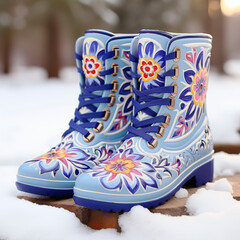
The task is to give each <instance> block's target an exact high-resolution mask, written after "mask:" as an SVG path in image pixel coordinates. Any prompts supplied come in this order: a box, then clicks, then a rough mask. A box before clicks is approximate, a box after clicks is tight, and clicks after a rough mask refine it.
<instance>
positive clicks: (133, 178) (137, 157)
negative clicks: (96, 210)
mask: <svg viewBox="0 0 240 240" xmlns="http://www.w3.org/2000/svg"><path fill="white" fill-rule="evenodd" d="M137 152H138V151H137ZM180 166H181V161H180V160H179V159H177V158H176V159H175V161H174V162H173V164H171V163H170V162H169V160H168V157H162V156H160V157H159V158H153V159H152V160H150V162H149V161H147V159H146V157H145V156H144V155H142V154H139V153H135V152H134V146H133V141H132V140H131V139H130V140H128V141H127V142H125V144H123V145H122V146H121V147H120V148H119V149H118V150H117V151H116V152H115V153H113V155H111V157H110V158H108V160H107V161H105V162H104V163H103V164H101V165H99V166H97V167H95V168H93V169H90V170H88V173H90V174H91V176H92V177H93V178H98V179H99V181H100V183H101V184H102V186H103V187H104V188H106V189H109V190H114V189H117V190H121V189H122V188H123V186H125V187H126V188H127V189H128V191H129V192H130V193H131V194H134V193H136V192H137V191H138V190H139V189H140V188H143V189H145V190H146V189H147V188H155V189H158V187H159V184H161V183H162V180H163V178H166V177H173V172H175V173H177V174H178V175H179V174H180Z"/></svg>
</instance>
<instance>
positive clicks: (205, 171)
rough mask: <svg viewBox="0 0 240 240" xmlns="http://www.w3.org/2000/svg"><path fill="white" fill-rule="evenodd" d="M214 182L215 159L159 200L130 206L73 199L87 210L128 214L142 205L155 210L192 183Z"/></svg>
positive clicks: (74, 197) (198, 184) (127, 204)
mask: <svg viewBox="0 0 240 240" xmlns="http://www.w3.org/2000/svg"><path fill="white" fill-rule="evenodd" d="M212 180H213V159H211V160H210V161H209V162H207V163H205V164H204V165H202V166H200V167H198V168H197V169H195V170H194V171H193V172H192V173H190V174H189V175H187V176H186V177H185V178H184V180H183V181H182V182H181V183H180V184H179V185H177V186H176V187H175V188H174V189H173V190H172V191H171V192H169V193H168V194H167V195H165V196H163V197H160V198H158V199H157V200H153V201H148V202H141V203H136V204H134V203H131V204H129V203H113V202H102V201H97V200H92V199H86V198H81V197H78V196H76V195H74V196H73V199H74V201H75V203H76V204H78V205H80V206H83V207H87V208H92V209H97V210H102V211H112V212H122V211H123V212H128V211H129V210H130V209H131V208H132V207H134V206H136V205H141V206H143V207H145V208H155V207H157V206H158V205H162V204H163V203H165V202H166V201H167V200H169V199H171V198H172V197H173V196H174V195H175V193H176V192H177V191H178V190H179V189H180V188H181V187H183V186H184V185H185V184H187V183H191V185H193V186H195V187H199V186H202V185H204V184H206V183H207V182H211V181H212Z"/></svg>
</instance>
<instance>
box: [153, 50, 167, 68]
mask: <svg viewBox="0 0 240 240" xmlns="http://www.w3.org/2000/svg"><path fill="white" fill-rule="evenodd" d="M165 56H166V53H165V51H163V50H160V51H157V52H156V54H155V55H154V60H155V61H156V62H163V64H162V65H161V67H164V66H165Z"/></svg>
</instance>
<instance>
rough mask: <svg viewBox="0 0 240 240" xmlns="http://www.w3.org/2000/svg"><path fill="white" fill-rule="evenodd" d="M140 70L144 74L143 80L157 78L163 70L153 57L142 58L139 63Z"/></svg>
mask: <svg viewBox="0 0 240 240" xmlns="http://www.w3.org/2000/svg"><path fill="white" fill-rule="evenodd" d="M138 71H139V72H140V74H141V76H142V80H143V81H144V82H148V81H149V80H152V79H156V78H157V74H158V73H159V72H160V71H161V67H160V65H159V64H158V63H156V62H155V61H154V59H153V58H148V59H145V58H141V59H140V61H139V64H138Z"/></svg>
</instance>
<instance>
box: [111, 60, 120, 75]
mask: <svg viewBox="0 0 240 240" xmlns="http://www.w3.org/2000/svg"><path fill="white" fill-rule="evenodd" d="M111 68H113V73H112V76H117V75H118V70H119V67H118V64H117V63H113V64H112V66H111Z"/></svg>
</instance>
